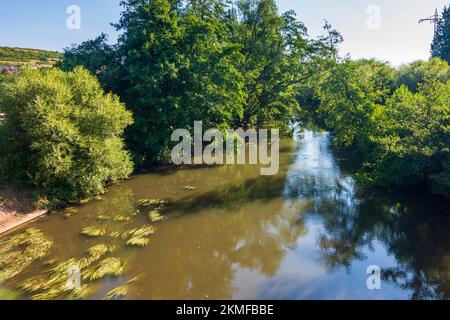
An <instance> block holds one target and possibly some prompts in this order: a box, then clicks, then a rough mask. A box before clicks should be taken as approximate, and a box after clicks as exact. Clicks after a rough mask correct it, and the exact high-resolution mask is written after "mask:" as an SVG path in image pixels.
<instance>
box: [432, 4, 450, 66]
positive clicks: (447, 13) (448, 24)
mask: <svg viewBox="0 0 450 320" xmlns="http://www.w3.org/2000/svg"><path fill="white" fill-rule="evenodd" d="M431 55H432V56H433V57H439V58H441V59H443V60H445V61H447V62H448V63H450V7H444V10H443V11H442V18H441V19H440V20H439V21H438V22H437V26H436V33H435V35H434V38H433V43H432V44H431Z"/></svg>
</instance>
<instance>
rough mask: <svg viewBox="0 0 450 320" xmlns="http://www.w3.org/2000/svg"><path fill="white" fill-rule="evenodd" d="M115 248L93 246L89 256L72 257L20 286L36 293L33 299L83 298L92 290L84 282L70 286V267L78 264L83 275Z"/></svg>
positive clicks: (26, 290) (24, 289)
mask: <svg viewBox="0 0 450 320" xmlns="http://www.w3.org/2000/svg"><path fill="white" fill-rule="evenodd" d="M115 249H116V248H115V246H108V245H105V244H99V245H96V246H93V247H91V248H89V249H88V251H87V253H88V254H87V256H85V257H83V258H81V259H78V260H76V259H74V258H72V259H69V260H66V261H64V262H62V263H59V264H57V265H56V266H55V267H53V268H51V269H49V270H46V271H44V272H43V273H42V274H40V275H37V276H34V277H32V278H29V279H26V280H24V281H22V282H21V283H20V284H19V285H18V288H19V289H20V290H23V291H25V292H29V293H34V295H33V296H32V299H33V300H49V299H55V298H63V297H64V298H66V299H81V298H83V297H85V296H87V295H89V294H91V293H92V290H91V288H90V287H89V286H88V285H87V284H83V285H82V286H81V287H80V288H75V289H71V288H70V287H68V286H67V280H68V277H69V273H68V270H69V267H71V266H77V267H78V268H79V269H80V272H81V275H82V276H83V275H84V273H85V272H86V271H87V268H89V267H90V266H92V265H93V264H94V263H95V262H96V261H98V260H100V259H101V258H102V257H103V256H105V255H106V254H108V253H111V252H114V250H115ZM88 274H89V273H88Z"/></svg>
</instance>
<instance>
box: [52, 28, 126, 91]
mask: <svg viewBox="0 0 450 320" xmlns="http://www.w3.org/2000/svg"><path fill="white" fill-rule="evenodd" d="M107 40H108V36H107V35H106V34H104V33H102V34H101V35H100V36H99V37H97V38H96V39H94V40H88V41H85V42H83V43H82V44H80V45H78V46H72V47H70V48H65V49H64V59H63V60H61V62H60V63H59V64H58V65H57V67H59V68H61V70H63V71H72V70H74V69H75V68H76V67H77V66H83V67H84V68H85V69H87V70H89V71H90V72H91V73H92V74H94V75H95V76H96V77H97V78H98V79H99V81H100V82H101V83H102V84H103V85H105V87H106V89H108V90H110V89H112V87H111V86H112V84H113V83H114V80H113V79H114V72H115V71H116V70H115V69H114V65H117V64H116V63H117V61H116V58H117V57H116V54H115V50H114V47H113V46H111V45H110V44H108V42H107Z"/></svg>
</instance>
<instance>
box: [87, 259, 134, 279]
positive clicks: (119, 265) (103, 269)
mask: <svg viewBox="0 0 450 320" xmlns="http://www.w3.org/2000/svg"><path fill="white" fill-rule="evenodd" d="M125 267H126V266H125V262H124V261H123V260H122V259H120V258H106V259H105V260H103V261H101V262H100V263H99V264H98V265H97V266H96V267H95V268H91V269H87V270H86V272H84V273H83V279H87V280H91V281H92V280H98V279H101V278H104V277H106V276H113V277H118V276H121V275H122V274H123V273H124V272H125Z"/></svg>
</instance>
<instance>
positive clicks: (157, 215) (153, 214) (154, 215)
mask: <svg viewBox="0 0 450 320" xmlns="http://www.w3.org/2000/svg"><path fill="white" fill-rule="evenodd" d="M148 217H149V219H150V221H151V222H159V221H163V220H164V216H163V215H162V214H161V212H160V211H159V210H152V211H150V213H149V214H148Z"/></svg>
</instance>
